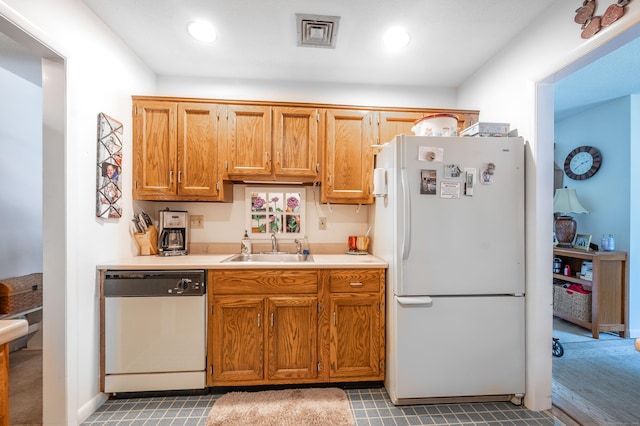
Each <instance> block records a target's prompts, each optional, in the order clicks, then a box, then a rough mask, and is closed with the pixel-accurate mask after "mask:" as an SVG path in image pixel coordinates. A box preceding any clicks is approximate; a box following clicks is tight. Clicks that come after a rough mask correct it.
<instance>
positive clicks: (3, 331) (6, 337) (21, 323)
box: [0, 319, 29, 345]
mask: <svg viewBox="0 0 640 426" xmlns="http://www.w3.org/2000/svg"><path fill="white" fill-rule="evenodd" d="M28 332H29V323H28V322H27V320H23V319H19V320H0V345H4V344H5V343H8V342H10V341H12V340H15V339H17V338H19V337H22V336H25V335H26V334H27V333H28Z"/></svg>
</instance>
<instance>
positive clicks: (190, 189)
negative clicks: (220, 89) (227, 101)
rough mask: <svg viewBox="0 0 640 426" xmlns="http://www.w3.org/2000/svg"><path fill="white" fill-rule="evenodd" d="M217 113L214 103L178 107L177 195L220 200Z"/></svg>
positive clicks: (186, 104)
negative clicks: (217, 198) (218, 198)
mask: <svg viewBox="0 0 640 426" xmlns="http://www.w3.org/2000/svg"><path fill="white" fill-rule="evenodd" d="M218 142H219V141H218V114H217V106H216V105H211V104H197V103H194V104H189V103H185V104H182V103H181V104H178V176H177V179H178V194H179V195H196V196H203V197H217V196H218V192H219V188H220V181H219V180H218Z"/></svg>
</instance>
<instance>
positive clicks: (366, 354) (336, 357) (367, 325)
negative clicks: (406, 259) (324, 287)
mask: <svg viewBox="0 0 640 426" xmlns="http://www.w3.org/2000/svg"><path fill="white" fill-rule="evenodd" d="M380 307H381V305H380V298H379V296H378V295H377V294H339V295H332V296H331V319H330V321H331V326H330V332H329V334H330V373H329V374H330V377H331V379H336V378H339V379H365V378H366V379H382V377H380V376H381V373H380V372H381V368H380V363H381V355H380V344H381V339H380V333H381V331H380V309H381V308H380Z"/></svg>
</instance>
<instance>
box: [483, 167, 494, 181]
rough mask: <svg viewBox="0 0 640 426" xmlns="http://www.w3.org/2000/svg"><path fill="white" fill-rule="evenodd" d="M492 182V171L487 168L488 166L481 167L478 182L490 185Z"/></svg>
mask: <svg viewBox="0 0 640 426" xmlns="http://www.w3.org/2000/svg"><path fill="white" fill-rule="evenodd" d="M492 182H493V173H492V172H491V171H490V170H489V168H486V169H482V173H480V183H482V184H483V185H491V183H492Z"/></svg>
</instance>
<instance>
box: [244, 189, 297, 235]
mask: <svg viewBox="0 0 640 426" xmlns="http://www.w3.org/2000/svg"><path fill="white" fill-rule="evenodd" d="M304 196H305V190H304V188H300V187H295V188H289V187H274V188H267V187H247V188H246V193H245V200H246V206H247V209H246V211H247V212H246V222H247V224H246V225H247V226H246V228H247V231H248V232H249V233H250V237H251V238H252V239H253V238H257V239H260V238H265V239H266V238H271V234H272V233H276V234H284V235H279V236H282V237H285V238H286V237H287V236H290V237H291V238H294V239H295V238H304V235H305V234H304V227H305V218H304V206H305V197H304Z"/></svg>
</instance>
